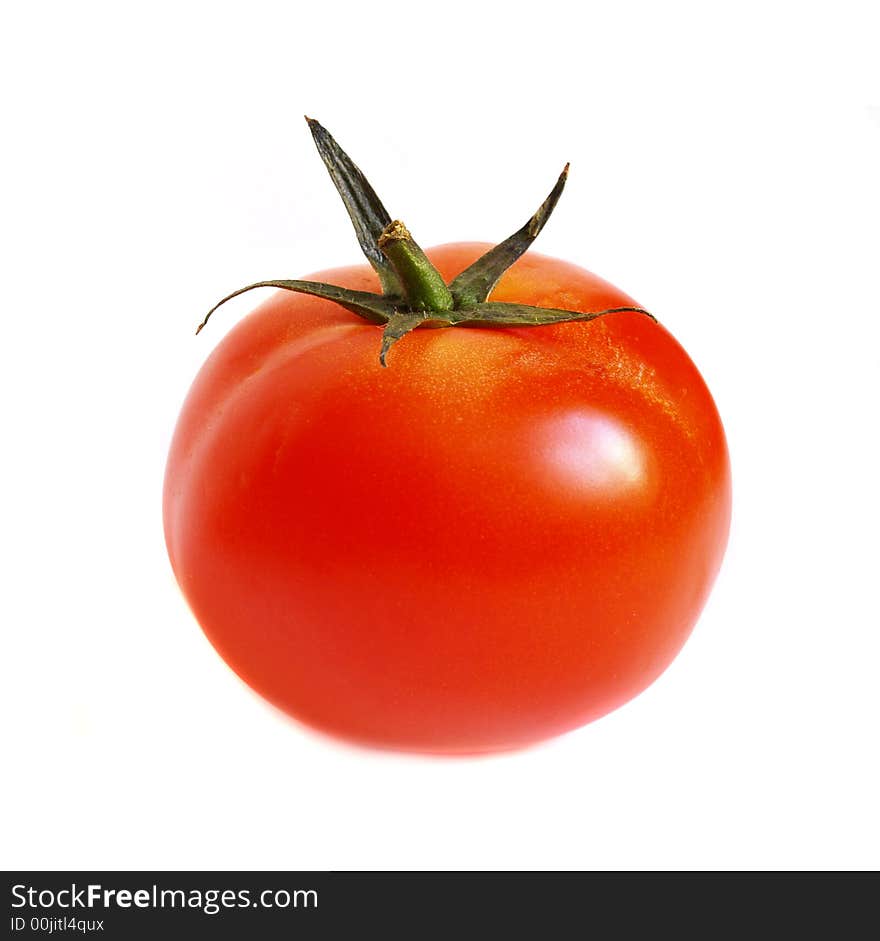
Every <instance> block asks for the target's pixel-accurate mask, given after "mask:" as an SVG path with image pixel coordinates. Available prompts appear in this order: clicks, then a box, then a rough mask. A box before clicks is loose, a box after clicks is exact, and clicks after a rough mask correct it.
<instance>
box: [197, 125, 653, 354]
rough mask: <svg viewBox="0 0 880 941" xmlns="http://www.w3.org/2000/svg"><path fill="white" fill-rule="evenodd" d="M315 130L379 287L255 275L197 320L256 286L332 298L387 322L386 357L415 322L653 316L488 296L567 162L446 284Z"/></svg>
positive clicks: (541, 220)
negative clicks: (518, 219)
mask: <svg viewBox="0 0 880 941" xmlns="http://www.w3.org/2000/svg"><path fill="white" fill-rule="evenodd" d="M306 121H307V122H308V125H309V129H310V130H311V132H312V137H313V139H314V141H315V144H316V146H317V148H318V153H320V155H321V158H322V159H323V161H324V164H325V166H326V167H327V170H328V171H329V173H330V178H331V179H332V180H333V183H334V185H335V186H336V189H337V191H338V192H339V195H340V197H341V198H342V202H343V203H344V204H345V208H346V210H348V215H349V217H350V218H351V221H352V225H353V226H354V230H355V232H356V234H357V238H358V242H359V243H360V246H361V250H362V251H363V253H364V255H365V256H366V258H367V261H369V262H370V264H371V265H372V266H373V268H374V270H375V271H376V274H377V275H378V276H379V283H380V284H381V286H382V293H381V294H373V293H371V292H369V291H352V290H349V289H348V288H343V287H338V286H336V285H333V284H324V283H323V282H320V281H290V280H286V279H280V280H273V281H258V282H256V283H255V284H249V285H247V286H246V287H243V288H239V290H237V291H233V292H232V293H231V294H227V295H226V297H224V298H223V299H222V300H221V301H219V302H218V303H217V304H215V305H214V306H213V307H212V308H211V309H210V310H209V311H208V313H207V314H206V315H205V319H204V320H203V321H202V322H201V323H200V324H199V327H198V329H197V330H196V333H199V332H200V331H201V329H202V328H203V327H204V326H205V324H206V323H207V322H208V319H209V318H210V316H211V314H213V313H214V311H215V310H217V308H218V307H220V306H221V305H223V304H225V303H226V302H227V301H228V300H230V299H231V298H233V297H237V296H238V295H239V294H244V293H245V291H252V290H253V289H254V288H261V287H274V288H282V289H283V290H286V291H295V292H297V293H299V294H310V295H312V296H313V297H320V298H323V299H325V300H328V301H333V302H334V303H336V304H339V305H340V306H341V307H344V308H345V309H346V310H349V311H351V312H352V313H354V314H357V315H358V316H359V317H362V318H363V319H364V320H367V321H368V322H369V323H372V324H377V325H380V326H383V327H384V330H383V333H382V345H381V349H380V353H379V361H380V362H381V363H382V365H383V366H385V365H386V356H387V354H388V351H389V349H391V347H392V346H393V344H394V343H396V342H397V341H398V340H399V339H400V338H401V337H403V336H406V334H407V333H409V332H410V331H411V330H415V329H416V328H418V327H490V326H491V327H534V326H541V325H544V324H553V323H563V322H566V321H576V320H595V319H596V318H597V317H603V316H605V315H606V314H614V313H618V312H621V311H634V312H635V313H640V314H645V315H646V316H647V317H651V319H652V320H653V319H654V317H653V316H652V315H651V314H649V313H648V311H646V310H644V309H642V308H641V307H611V308H608V309H607V310H599V311H592V312H583V311H575V310H561V309H556V308H551V307H531V306H529V305H526V304H505V303H497V302H491V301H489V300H488V297H489V294H490V293H491V292H492V290H493V288H494V287H495V285H496V284H497V283H498V280H499V279H500V278H501V275H502V274H504V272H505V271H506V270H507V269H508V268H509V267H510V266H511V265H512V264H513V263H514V262H515V261H516V260H517V259H518V258H519V257H520V256H521V255H522V254H523V253H524V252H525V251H526V250H527V249H528V248H529V246H530V245H531V244H532V242H534V240H535V239H536V238H537V236H538V233H539V232H540V231H541V229H542V228H543V227H544V224H545V223H546V222H547V220H548V219H549V218H550V214H551V213H552V212H553V209H554V208H555V206H556V203H557V202H558V200H559V197H560V195H561V193H562V190H563V188H564V186H565V181H566V178H567V176H568V164H566V165H565V169H564V170H563V171H562V173H561V174H560V176H559V179H558V180H557V181H556V185H555V186H554V187H553V189H552V190H551V192H550V195H549V196H548V197H547V198H546V199H545V200H544V202H543V203H542V204H541V206H540V207H539V208H538V210H537V212H536V213H535V214H534V215H533V216H532V217H531V218H530V219H529V221H528V222H527V223H526V224H525V225H524V226H523V227H522V228H521V229H518V230H517V231H516V232H514V233H513V235H511V236H510V237H509V238H507V239H505V240H504V241H503V242H501V243H500V244H499V245H496V246H495V247H494V248H492V249H490V250H489V251H488V252H486V254H485V255H483V256H482V257H481V258H478V259H477V260H476V261H475V262H474V263H473V264H472V265H471V266H470V267H469V268H466V269H465V270H464V271H462V273H461V274H460V275H458V277H456V278H455V279H454V280H453V281H451V282H450V283H449V284H446V282H445V281H444V280H443V278H442V276H441V275H440V272H439V271H437V269H436V268H435V267H434V265H432V264H431V262H430V261H429V259H428V257H427V255H425V253H424V252H423V251H422V250H421V248H419V246H418V245H417V244H416V242H415V241H414V240H413V238H412V236H411V235H410V233H409V231H408V229H407V228H406V226H405V225H404V224H403V223H402V222H399V221H392V219H391V216H389V215H388V212H387V210H386V209H385V207H384V206H383V205H382V202H381V201H380V199H379V197H378V196H377V195H376V193H375V190H374V189H373V187H372V186H370V184H369V182H368V181H367V179H366V177H365V176H364V175H363V173H361V171H360V170H359V169H358V168H357V166H355V164H354V163H353V162H352V160H351V158H350V157H349V156H348V154H346V153H345V151H344V150H343V149H342V148H341V147H340V146H339V145H338V144H337V143H336V141H335V140H334V139H333V138H332V137H331V135H330V134H329V133H328V131H327V130H326V129H325V128H323V127H322V126H321V125H320V124H319V123H318V122H317V121H314V120H312V119H311V118H306Z"/></svg>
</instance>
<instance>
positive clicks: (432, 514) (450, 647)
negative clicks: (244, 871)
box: [164, 244, 731, 752]
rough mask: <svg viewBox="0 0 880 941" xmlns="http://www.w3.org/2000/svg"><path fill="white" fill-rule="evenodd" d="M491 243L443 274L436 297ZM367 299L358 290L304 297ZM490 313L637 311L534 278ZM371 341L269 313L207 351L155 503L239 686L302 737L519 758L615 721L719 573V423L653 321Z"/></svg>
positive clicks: (614, 294)
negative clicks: (515, 309) (527, 307)
mask: <svg viewBox="0 0 880 941" xmlns="http://www.w3.org/2000/svg"><path fill="white" fill-rule="evenodd" d="M487 247H488V246H485V245H477V244H456V245H446V246H442V247H440V248H437V249H434V250H433V251H429V252H428V255H429V257H430V258H431V260H432V261H433V262H434V264H435V265H436V266H437V268H438V269H439V271H440V273H441V274H442V275H443V276H444V278H445V279H446V280H447V281H448V280H450V279H451V278H452V277H454V276H455V275H456V274H457V273H458V272H460V271H461V270H462V269H463V268H465V267H466V266H467V265H469V264H470V263H471V262H472V261H474V260H475V259H476V258H477V257H478V256H479V255H481V254H482V253H483V252H484V251H485V250H486V248H487ZM315 277H316V279H320V280H326V281H330V282H334V283H336V284H340V285H343V286H347V287H351V288H357V289H363V290H376V288H377V280H376V277H375V275H374V273H373V271H372V270H371V269H370V268H368V267H367V266H363V267H352V268H343V269H338V270H334V271H331V272H324V273H323V274H322V275H318V276H315ZM492 300H493V301H511V302H517V303H525V304H531V305H539V306H546V307H565V308H573V309H578V310H584V311H589V310H596V309H602V308H607V307H616V306H626V305H632V304H633V301H632V299H631V298H629V297H627V296H626V295H625V294H623V293H622V292H620V291H618V290H617V289H616V288H614V287H612V286H611V285H610V284H608V283H607V282H605V281H603V280H601V279H600V278H598V277H596V276H594V275H592V274H590V273H589V272H587V271H584V270H583V269H581V268H577V267H575V266H573V265H571V264H567V263H565V262H562V261H556V260H553V259H550V258H547V257H543V256H540V255H536V254H528V255H526V256H524V257H523V258H521V259H520V260H519V261H518V262H517V263H516V264H515V265H514V266H513V268H511V269H510V270H509V271H508V272H507V273H506V274H505V275H504V277H503V278H502V280H501V282H500V283H499V285H498V287H497V288H496V290H495V291H494V292H493V294H492ZM381 329H382V328H381V327H377V326H374V325H372V324H369V323H365V322H363V321H361V320H359V319H358V318H357V317H355V316H353V315H352V314H349V313H348V312H346V311H345V310H342V309H341V308H339V307H337V306H336V305H334V304H332V303H330V302H328V301H324V300H318V299H314V298H310V297H305V296H302V295H294V294H290V293H286V292H278V293H276V294H275V295H273V296H271V297H270V298H269V299H268V300H267V301H266V302H265V303H264V304H263V305H262V306H260V307H259V308H258V309H257V310H255V311H254V312H253V313H252V314H250V316H248V317H247V318H246V319H245V320H243V321H242V322H241V323H239V324H238V326H236V327H235V328H234V329H233V330H232V331H231V332H230V333H229V335H228V336H227V337H226V338H225V340H223V341H222V342H221V343H220V345H219V346H218V347H217V349H216V350H215V351H214V353H213V354H212V355H211V357H210V358H209V360H208V361H207V363H206V364H205V366H204V368H203V369H202V370H201V372H200V373H199V375H198V377H197V378H196V380H195V383H194V385H193V387H192V389H191V391H190V393H189V397H188V398H187V400H186V404H185V406H184V409H183V413H182V415H181V417H180V421H179V424H178V426H177V430H176V433H175V435H174V440H173V444H172V447H171V454H170V458H169V462H168V469H167V476H166V481H165V495H164V514H165V531H166V537H167V543H168V549H169V552H170V556H171V561H172V564H173V567H174V571H175V573H176V575H177V578H178V581H179V583H180V586H181V588H182V589H183V592H184V594H185V595H186V597H187V599H188V601H189V603H190V605H191V607H192V610H193V612H194V613H195V616H196V618H197V619H198V621H199V623H200V624H201V625H202V627H203V628H204V630H205V632H206V634H207V635H208V637H209V638H210V640H211V642H212V643H213V644H214V646H215V647H216V648H217V650H218V651H219V653H220V654H221V656H222V657H223V658H224V659H225V660H226V661H227V662H228V663H229V665H230V666H231V667H232V668H233V669H234V670H235V671H236V672H237V673H238V674H239V676H240V677H241V678H242V679H243V680H245V682H247V683H248V684H249V685H250V686H252V687H253V688H254V689H255V690H257V691H258V692H259V693H261V694H262V695H263V696H264V697H266V699H268V700H270V701H271V702H272V703H274V704H275V705H276V706H278V707H280V708H281V709H283V710H285V711H287V712H288V713H289V714H290V715H292V716H294V717H296V718H297V719H300V720H302V721H303V722H306V723H309V724H310V725H312V726H314V727H317V728H319V729H322V730H324V731H326V732H330V733H333V734H336V735H340V736H343V737H346V738H348V739H351V740H355V741H358V742H361V743H369V744H374V745H381V746H385V747H391V748H399V749H415V750H423V751H434V752H475V751H487V750H494V749H507V748H513V747H517V746H522V745H525V744H527V743H530V742H534V741H536V740H539V739H543V738H546V737H548V736H552V735H556V734H558V733H561V732H565V731H566V730H569V729H572V728H575V727H577V726H580V725H582V724H583V723H586V722H589V721H590V720H592V719H596V718H597V717H599V716H601V715H603V714H605V713H607V712H609V711H610V710H612V709H614V708H616V707H617V706H619V705H621V704H622V703H624V702H626V701H627V700H628V699H630V698H631V697H633V696H635V695H636V694H637V693H639V692H640V691H641V690H643V689H644V688H645V687H646V686H648V684H650V683H651V682H652V681H653V680H654V679H655V678H656V677H657V676H659V674H660V673H661V672H662V671H663V670H664V669H665V667H666V666H667V665H668V664H669V663H670V661H671V660H672V659H673V657H674V656H675V655H676V653H677V652H678V650H679V649H680V648H681V646H682V644H683V643H684V641H685V639H686V638H687V636H688V634H689V633H690V631H691V629H692V627H693V625H694V623H695V621H696V619H697V616H698V615H699V613H700V610H701V608H702V606H703V604H704V602H705V600H706V597H707V595H708V593H709V589H710V587H711V584H712V582H713V579H714V577H715V575H716V573H717V571H718V568H719V565H720V563H721V558H722V554H723V552H724V548H725V544H726V541H727V533H728V526H729V520H730V501H731V495H730V469H729V462H728V454H727V447H726V444H725V438H724V432H723V430H722V426H721V422H720V420H719V417H718V413H717V411H716V408H715V405H714V403H713V401H712V398H711V396H710V394H709V391H708V389H707V388H706V385H705V383H704V382H703V380H702V378H701V376H700V374H699V373H698V372H697V369H696V367H695V366H694V364H693V363H692V362H691V360H690V359H689V358H688V356H687V354H686V353H685V352H684V350H683V349H682V348H681V346H679V344H678V343H677V342H676V341H675V340H674V339H673V337H672V336H671V335H670V334H669V333H668V332H667V331H666V330H665V329H664V328H663V327H662V326H660V325H658V324H657V323H655V322H653V321H652V320H651V319H649V318H648V317H645V316H644V315H643V314H639V313H628V312H626V313H616V314H609V315H607V316H605V317H601V318H599V319H597V320H594V321H592V322H588V323H582V322H581V323H578V322H575V323H560V324H556V325H552V326H542V327H533V328H504V329H497V328H448V329H436V330H432V329H422V330H417V331H415V332H413V333H411V334H410V335H408V336H407V337H406V338H405V340H403V341H402V342H401V343H400V344H399V345H397V346H396V347H395V348H394V351H393V353H392V354H391V357H390V359H389V366H388V368H387V369H383V368H382V367H381V366H380V365H379V363H378V360H377V351H378V346H379V342H380V336H381Z"/></svg>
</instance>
